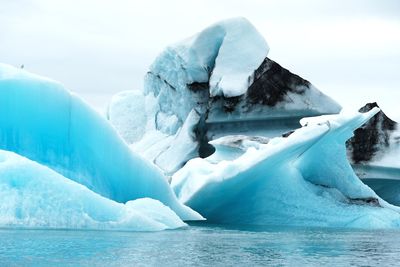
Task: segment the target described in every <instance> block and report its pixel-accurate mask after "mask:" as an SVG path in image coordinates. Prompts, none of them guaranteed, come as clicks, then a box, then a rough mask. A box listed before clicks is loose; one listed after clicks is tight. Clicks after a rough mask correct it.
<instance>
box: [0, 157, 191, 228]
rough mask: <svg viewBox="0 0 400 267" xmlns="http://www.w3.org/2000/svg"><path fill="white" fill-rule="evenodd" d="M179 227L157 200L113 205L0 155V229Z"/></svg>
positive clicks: (38, 167) (71, 183) (35, 167)
mask: <svg viewBox="0 0 400 267" xmlns="http://www.w3.org/2000/svg"><path fill="white" fill-rule="evenodd" d="M182 226H185V224H184V223H183V222H182V220H181V219H180V218H179V217H178V216H177V215H176V214H175V213H174V212H173V211H172V210H171V209H170V208H168V207H167V206H164V205H163V204H162V203H161V202H159V201H157V200H153V199H149V198H143V199H137V200H133V201H129V202H127V203H126V204H122V203H117V202H115V201H113V200H110V199H107V198H105V197H102V196H100V195H98V194H96V193H94V192H93V191H90V190H89V189H87V188H86V187H84V186H83V185H80V184H78V183H76V182H74V181H71V180H69V179H67V178H65V177H63V176H61V175H60V174H58V173H56V172H55V171H53V170H51V169H49V168H48V167H45V166H42V165H40V164H38V163H36V162H33V161H31V160H28V159H27V158H24V157H21V156H19V155H17V154H14V153H12V152H8V151H3V150H0V227H21V228H67V229H108V230H129V231H158V230H164V229H173V228H178V227H182Z"/></svg>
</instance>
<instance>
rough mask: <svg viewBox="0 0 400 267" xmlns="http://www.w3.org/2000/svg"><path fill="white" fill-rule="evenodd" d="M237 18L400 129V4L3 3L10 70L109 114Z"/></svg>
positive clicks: (0, 26)
mask: <svg viewBox="0 0 400 267" xmlns="http://www.w3.org/2000/svg"><path fill="white" fill-rule="evenodd" d="M236 16H242V17H246V18H247V19H249V20H250V21H251V22H252V23H253V24H254V26H255V27H256V28H257V29H258V30H259V32H260V33H261V34H262V35H263V36H264V37H265V39H266V40H267V42H268V44H269V46H270V53H269V57H270V58H271V59H273V60H275V61H277V62H278V63H279V64H281V65H282V66H283V67H286V68H288V69H289V70H290V71H292V72H294V73H296V74H298V75H300V76H302V77H303V78H305V79H308V80H309V81H310V82H312V83H313V84H314V85H315V86H316V87H317V88H319V89H320V90H321V91H323V92H324V93H326V94H328V95H329V96H331V97H332V98H334V99H336V100H337V101H338V102H339V103H341V104H342V105H343V106H345V107H351V108H353V109H357V108H358V107H359V106H362V105H363V104H364V103H366V102H369V101H377V102H378V103H379V104H380V106H381V107H382V108H383V110H384V111H385V112H386V113H387V114H388V115H389V116H391V117H392V118H394V119H396V120H398V121H400V108H399V106H400V103H399V102H400V1H397V0H374V1H370V0H357V1H356V0H347V1H346V0H340V1H338V0H335V1H331V0H326V1H325V0H302V1H296V0H293V1H289V0H276V1H265V0H246V1H235V0H230V1H229V0H227V1H225V0H224V1H217V0H214V1H212V0H201V1H200V0H196V1H195V0H181V1H178V0H172V1H171V0H170V1H168V0H146V1H134V0H113V1H112V0H109V1H101V0H0V62H3V63H7V64H11V65H14V66H20V65H21V64H24V65H25V68H26V69H27V70H28V71H31V72H35V73H37V74H40V75H44V76H47V77H50V78H52V79H55V80H58V81H60V82H62V83H63V84H65V86H66V87H67V88H68V89H70V90H72V91H75V92H77V93H78V94H81V95H82V96H83V97H84V98H86V99H87V100H88V101H89V102H90V103H92V104H94V105H95V106H96V107H97V108H102V107H103V106H106V105H107V101H108V99H109V98H110V97H111V95H112V94H114V93H117V92H119V91H123V90H132V89H138V90H141V88H142V85H143V76H144V74H145V73H146V71H147V69H148V67H149V65H150V64H151V63H152V61H153V60H154V59H155V57H156V56H157V54H158V53H160V52H161V51H162V50H163V48H164V47H165V46H167V45H168V44H171V43H174V42H177V41H179V40H181V39H184V38H186V37H188V36H190V35H193V34H194V33H196V32H198V31H200V30H201V29H203V28H204V27H207V26H208V25H210V24H212V23H214V22H216V21H219V20H222V19H225V18H230V17H236Z"/></svg>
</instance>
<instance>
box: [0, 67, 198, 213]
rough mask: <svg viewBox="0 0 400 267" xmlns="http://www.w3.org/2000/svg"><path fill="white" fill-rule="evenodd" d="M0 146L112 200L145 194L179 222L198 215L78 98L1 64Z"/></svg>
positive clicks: (121, 199) (55, 86) (150, 166)
mask: <svg viewBox="0 0 400 267" xmlns="http://www.w3.org/2000/svg"><path fill="white" fill-rule="evenodd" d="M0 149H4V150H9V151H14V152H16V153H18V154H20V155H23V156H25V157H27V158H29V159H31V160H34V161H36V162H39V163H40V164H43V165H46V166H48V167H50V168H52V169H53V170H55V171H57V172H58V173H60V174H61V175H63V176H65V177H68V178H70V179H72V180H74V181H76V182H78V183H80V184H83V185H85V186H86V187H88V188H89V189H91V190H93V191H94V192H96V193H98V194H100V195H102V196H104V197H107V198H110V199H112V200H115V201H117V202H127V201H129V200H134V199H138V198H144V197H150V198H154V199H157V200H160V201H161V202H162V203H164V204H165V205H168V206H169V207H170V208H171V209H172V210H174V211H175V212H176V213H177V214H178V215H179V216H180V217H181V218H182V219H183V220H195V219H200V218H201V216H200V215H199V214H197V213H196V212H194V211H192V210H190V209H189V208H188V207H185V206H183V205H181V204H180V203H178V201H177V200H176V197H175V195H174V193H173V192H172V191H171V189H170V187H169V185H168V183H167V181H166V179H165V178H164V177H163V175H162V174H161V172H160V171H159V170H158V169H157V168H156V167H154V166H153V165H152V164H151V163H149V162H147V161H146V160H144V159H143V158H142V157H141V156H139V155H138V154H136V153H134V152H132V151H131V150H130V149H129V147H128V146H127V145H126V143H125V142H124V141H123V140H122V139H121V138H120V137H119V135H118V134H117V132H116V131H115V129H114V128H113V127H112V126H111V125H110V124H109V123H108V121H107V120H106V119H104V118H103V117H102V116H101V115H100V114H98V113H97V112H95V111H94V110H92V109H91V108H90V106H89V105H87V104H86V103H85V102H84V101H82V100H81V99H80V98H79V97H77V96H76V95H74V94H71V93H70V92H69V91H67V90H66V89H64V88H63V86H62V85H60V84H59V83H56V82H54V81H51V80H49V79H45V78H41V77H38V76H35V75H32V74H29V73H28V72H26V71H24V70H21V69H16V68H13V67H11V66H7V65H4V64H1V65H0Z"/></svg>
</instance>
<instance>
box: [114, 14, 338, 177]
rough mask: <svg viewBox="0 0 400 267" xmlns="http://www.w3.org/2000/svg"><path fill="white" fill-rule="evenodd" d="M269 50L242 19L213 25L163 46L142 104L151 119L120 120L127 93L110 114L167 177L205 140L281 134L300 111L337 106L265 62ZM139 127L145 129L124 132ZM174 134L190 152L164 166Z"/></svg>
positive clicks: (206, 151)
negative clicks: (139, 133)
mask: <svg viewBox="0 0 400 267" xmlns="http://www.w3.org/2000/svg"><path fill="white" fill-rule="evenodd" d="M268 50H269V48H268V45H267V43H266V42H265V40H264V38H263V37H262V36H261V35H260V34H259V33H258V32H257V30H256V29H255V28H254V27H253V26H252V25H251V24H250V23H249V22H248V21H247V20H245V19H242V18H239V19H230V20H226V21H222V22H219V23H216V24H214V25H211V26H210V27H208V28H206V29H205V30H203V31H201V32H200V33H198V34H196V35H195V36H193V37H191V38H189V39H187V40H184V41H182V42H179V43H177V44H174V45H171V46H169V47H167V48H166V49H165V50H164V51H163V52H162V53H161V54H160V55H159V56H158V57H157V59H156V60H155V62H154V63H153V64H152V65H151V67H150V70H149V72H148V73H147V75H146V77H145V90H144V94H145V96H143V97H141V99H142V104H140V105H143V106H144V109H143V110H146V115H145V116H146V117H147V120H148V121H150V122H149V123H140V124H139V123H133V125H134V126H132V123H131V122H132V120H133V121H137V122H140V121H141V120H142V115H138V114H131V116H132V117H130V118H124V117H125V116H126V115H123V114H127V112H128V111H129V110H128V109H124V108H123V107H127V106H129V104H128V103H132V100H131V99H132V94H133V93H130V94H129V93H124V94H120V95H117V96H116V97H115V98H114V99H113V100H112V101H111V104H110V108H109V113H108V118H109V120H110V121H111V123H113V124H115V125H116V127H117V129H118V130H119V132H120V133H121V134H122V136H123V137H125V140H127V141H128V142H130V143H131V144H132V148H133V149H134V150H136V151H139V152H143V153H145V156H146V157H147V158H148V159H149V160H151V161H153V162H154V163H155V164H156V165H158V166H159V167H160V168H161V169H163V170H164V171H165V172H166V173H167V174H172V173H174V172H175V171H176V170H178V169H179V168H180V167H182V166H183V164H184V163H185V162H186V161H187V160H189V159H190V158H192V157H193V156H197V155H200V156H201V157H206V156H209V155H211V154H212V153H213V152H214V148H213V147H212V146H211V145H209V144H208V142H209V141H211V140H214V139H216V138H218V137H220V136H225V135H227V134H246V133H251V134H252V135H255V134H259V135H264V136H270V137H273V136H279V135H281V134H283V133H285V132H287V131H290V130H293V129H295V128H298V127H299V126H300V125H299V123H298V121H299V120H300V118H302V117H304V116H313V115H321V114H332V113H338V112H339V111H340V109H341V107H340V106H339V105H338V104H337V103H336V102H335V101H333V100H332V99H330V98H329V97H327V96H326V95H324V94H323V93H321V92H320V91H318V90H317V89H316V88H315V87H314V86H313V85H312V84H311V83H310V82H308V81H306V80H304V79H302V78H301V77H299V76H297V75H295V74H293V73H291V72H290V71H288V70H287V69H285V68H283V67H281V66H280V65H279V64H278V63H276V62H274V61H273V60H271V59H269V58H268V57H267V54H268ZM137 99H139V98H137ZM189 125H191V126H190V127H189ZM141 127H142V128H143V127H146V129H147V130H146V134H143V135H141V137H140V138H135V139H132V138H131V137H129V135H130V134H129V132H137V131H140V130H139V129H140V128H141ZM184 131H186V132H185V133H183V132H184ZM178 135H179V136H182V135H184V136H185V139H184V140H185V141H184V143H185V145H184V146H183V147H182V148H181V150H180V151H182V152H183V151H184V150H185V151H190V153H186V155H185V156H183V157H180V158H179V159H177V160H175V163H174V164H172V165H171V164H167V163H166V162H165V160H164V158H171V156H172V157H174V156H175V157H176V155H177V151H176V148H174V151H173V152H172V151H171V149H172V147H176V146H175V144H173V143H178V141H174V140H178V139H177V136H178ZM179 140H182V139H179ZM149 151H151V152H149ZM167 165H168V166H167Z"/></svg>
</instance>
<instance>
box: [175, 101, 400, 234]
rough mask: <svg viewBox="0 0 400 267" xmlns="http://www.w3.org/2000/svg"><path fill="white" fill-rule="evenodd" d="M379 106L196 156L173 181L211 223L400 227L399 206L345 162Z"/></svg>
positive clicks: (313, 120) (316, 120) (182, 196)
mask: <svg viewBox="0 0 400 267" xmlns="http://www.w3.org/2000/svg"><path fill="white" fill-rule="evenodd" d="M378 111H379V109H374V110H371V111H370V112H368V113H365V114H360V113H357V114H352V115H350V116H348V115H344V114H340V115H336V116H323V117H318V118H308V119H304V120H302V123H303V124H307V126H305V127H302V128H300V129H298V130H296V131H294V132H293V133H291V134H290V135H287V136H286V137H279V138H273V139H270V140H269V142H268V143H267V144H261V143H260V144H259V146H258V148H257V147H256V146H252V147H249V148H247V150H246V151H245V152H244V153H243V154H242V155H239V156H238V157H234V158H233V159H230V158H227V159H225V160H224V159H222V158H220V159H219V160H217V161H210V160H208V159H200V158H196V159H193V160H191V161H189V162H188V163H187V164H186V165H185V166H184V167H183V168H182V169H181V170H179V171H178V172H176V173H175V175H174V176H173V177H172V182H171V186H172V187H173V189H174V191H175V192H176V194H177V196H178V198H179V199H180V200H181V201H182V203H186V204H187V205H189V206H190V207H192V208H194V209H196V210H198V211H199V212H201V213H202V214H203V215H204V216H205V217H206V218H207V219H208V220H209V221H211V222H217V223H235V224H264V225H296V226H326V227H356V228H390V227H400V209H399V208H398V207H395V206H392V205H390V204H388V203H386V202H385V201H384V200H382V199H381V198H379V197H378V196H377V195H376V194H375V192H374V191H372V190H371V189H370V188H369V187H368V186H366V185H364V184H363V183H362V182H361V180H360V179H359V178H358V177H357V176H356V175H355V174H354V172H353V170H352V168H351V166H350V164H349V163H348V162H347V160H346V149H345V141H346V140H347V139H348V138H349V137H351V135H352V132H353V131H354V129H356V128H357V127H359V126H361V125H362V124H363V123H365V122H366V121H367V120H368V119H369V118H371V117H372V116H373V115H374V114H376V113H377V112H378ZM216 148H217V153H218V149H219V148H220V147H219V146H217V147H216Z"/></svg>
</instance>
